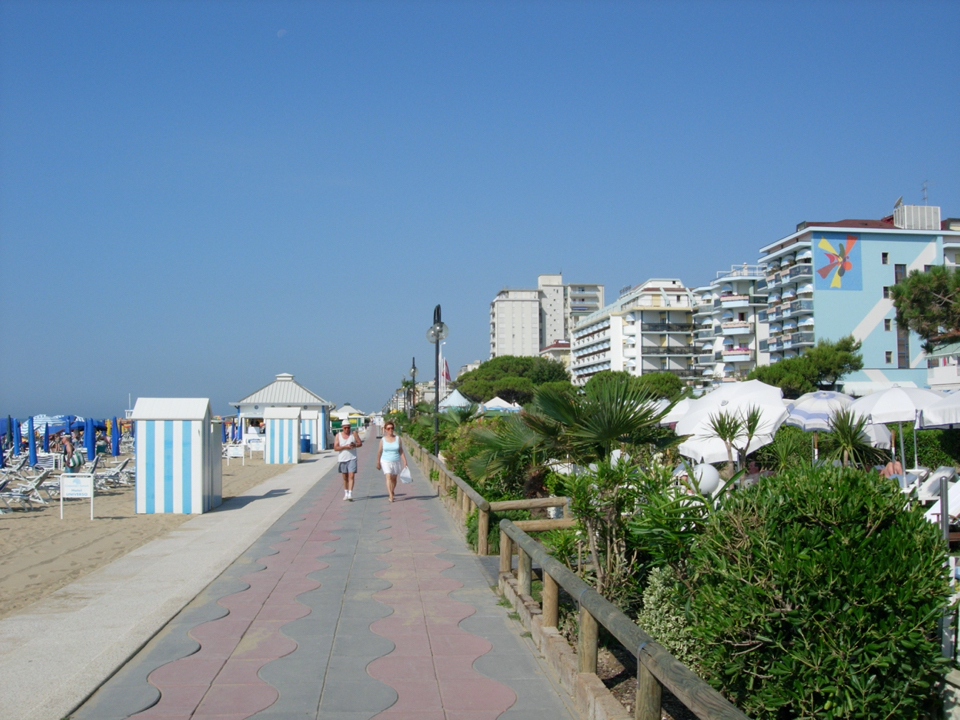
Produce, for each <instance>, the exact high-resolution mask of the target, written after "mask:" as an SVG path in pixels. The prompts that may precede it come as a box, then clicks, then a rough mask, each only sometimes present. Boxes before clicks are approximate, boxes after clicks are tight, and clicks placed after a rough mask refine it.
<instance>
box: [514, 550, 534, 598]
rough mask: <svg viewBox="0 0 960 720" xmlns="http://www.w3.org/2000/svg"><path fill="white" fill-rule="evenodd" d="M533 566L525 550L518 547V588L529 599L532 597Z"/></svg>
mask: <svg viewBox="0 0 960 720" xmlns="http://www.w3.org/2000/svg"><path fill="white" fill-rule="evenodd" d="M531 565H532V563H531V562H530V556H529V555H528V554H527V553H526V552H525V551H524V549H523V548H521V547H517V586H518V587H519V589H520V594H521V595H526V596H527V597H530V589H531V588H530V582H531V579H532V578H531V575H532V573H531V571H530V569H531Z"/></svg>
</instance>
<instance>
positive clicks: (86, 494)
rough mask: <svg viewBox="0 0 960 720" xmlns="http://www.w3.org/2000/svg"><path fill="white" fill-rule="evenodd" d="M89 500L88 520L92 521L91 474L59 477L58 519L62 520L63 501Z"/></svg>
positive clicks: (70, 474)
mask: <svg viewBox="0 0 960 720" xmlns="http://www.w3.org/2000/svg"><path fill="white" fill-rule="evenodd" d="M82 498H90V519H91V520H93V473H63V474H62V475H61V476H60V519H61V520H63V501H64V499H67V500H72V499H82Z"/></svg>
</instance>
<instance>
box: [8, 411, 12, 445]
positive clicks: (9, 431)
mask: <svg viewBox="0 0 960 720" xmlns="http://www.w3.org/2000/svg"><path fill="white" fill-rule="evenodd" d="M7 445H13V418H12V417H10V416H9V415H7Z"/></svg>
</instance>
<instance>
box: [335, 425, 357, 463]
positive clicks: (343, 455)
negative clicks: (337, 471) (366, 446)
mask: <svg viewBox="0 0 960 720" xmlns="http://www.w3.org/2000/svg"><path fill="white" fill-rule="evenodd" d="M337 442H338V443H340V448H341V450H340V454H339V455H338V456H337V462H350V461H351V460H355V459H356V457H357V451H356V450H355V449H354V448H353V433H350V435H349V436H347V437H344V436H343V433H342V432H339V431H338V432H337ZM347 443H349V444H350V445H351V447H349V448H344V446H345V445H346V444H347Z"/></svg>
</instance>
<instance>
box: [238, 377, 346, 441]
mask: <svg viewBox="0 0 960 720" xmlns="http://www.w3.org/2000/svg"><path fill="white" fill-rule="evenodd" d="M230 404H231V405H233V406H234V407H235V408H236V409H237V410H238V415H239V419H240V430H241V442H243V443H244V444H245V445H249V444H250V443H251V441H254V442H256V444H260V443H261V442H263V441H265V438H264V432H265V422H264V417H265V414H264V413H265V411H266V410H267V408H297V409H298V410H300V411H302V412H305V413H306V415H303V416H302V419H303V422H302V423H300V425H301V432H303V434H304V435H307V436H308V437H309V438H310V452H317V451H319V450H329V449H330V448H331V447H332V444H333V443H332V433H331V432H330V413H331V410H333V408H334V407H335V406H334V404H333V403H331V402H327V401H326V400H324V399H323V398H322V397H320V396H319V395H317V394H316V393H314V392H311V391H310V390H308V389H307V388H305V387H304V386H303V385H301V384H300V383H298V382H296V381H295V380H294V379H293V375H291V374H290V373H280V374H279V375H277V378H276V380H274V381H273V382H272V383H270V384H269V385H265V386H264V387H262V388H260V389H259V390H257V391H256V392H254V393H251V394H250V395H247V396H246V397H245V398H243V399H242V400H239V401H236V402H232V403H230ZM313 413H316V415H315V416H314V415H313ZM311 421H312V422H311ZM297 442H298V443H299V438H297ZM261 447H262V446H261ZM258 449H259V448H258Z"/></svg>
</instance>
